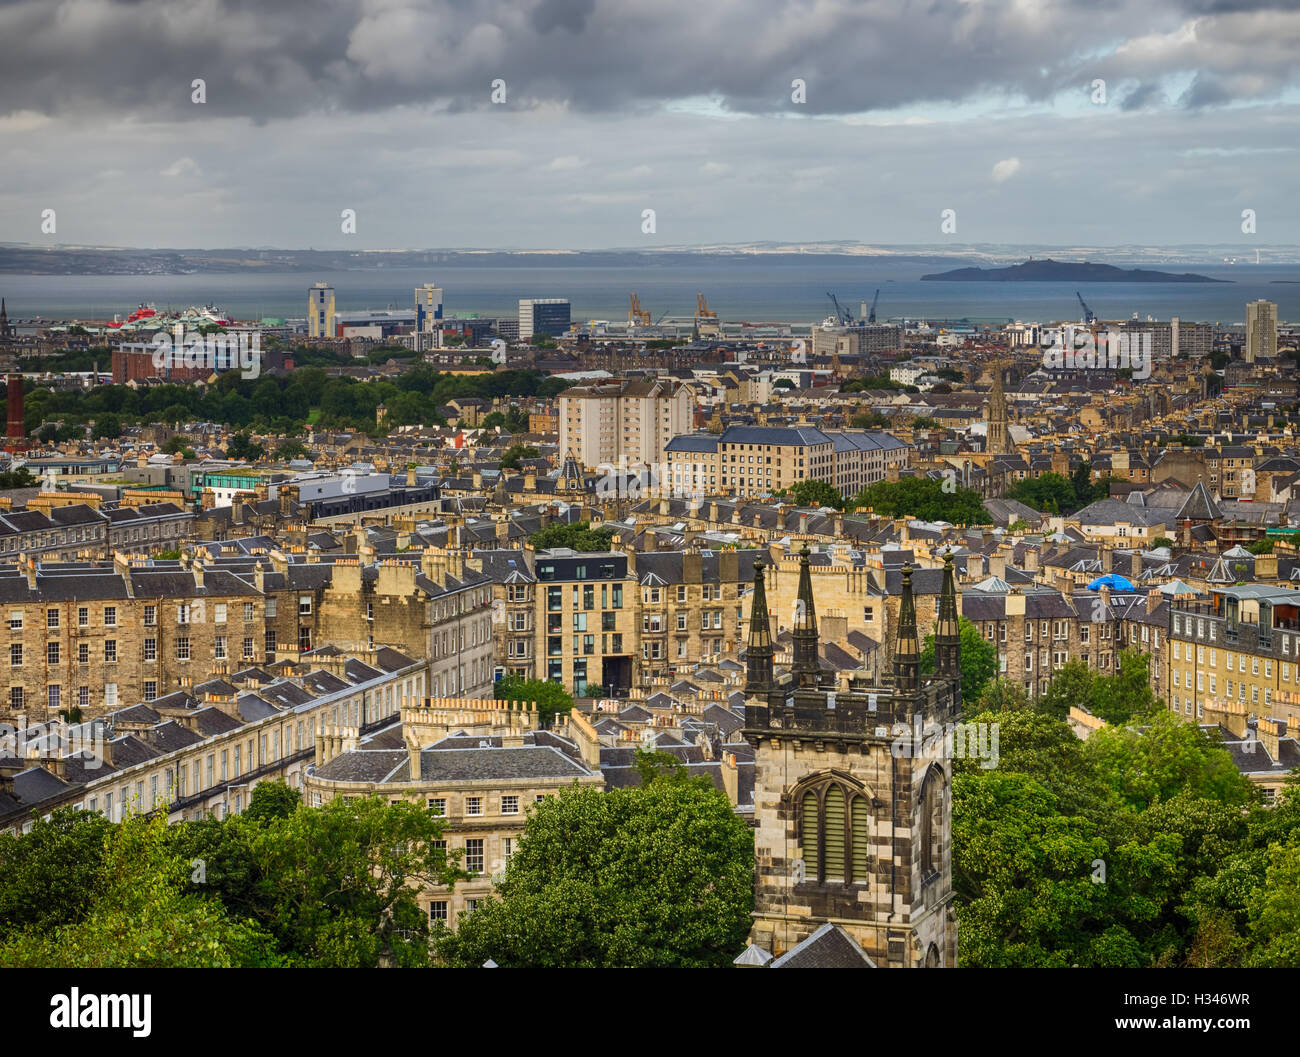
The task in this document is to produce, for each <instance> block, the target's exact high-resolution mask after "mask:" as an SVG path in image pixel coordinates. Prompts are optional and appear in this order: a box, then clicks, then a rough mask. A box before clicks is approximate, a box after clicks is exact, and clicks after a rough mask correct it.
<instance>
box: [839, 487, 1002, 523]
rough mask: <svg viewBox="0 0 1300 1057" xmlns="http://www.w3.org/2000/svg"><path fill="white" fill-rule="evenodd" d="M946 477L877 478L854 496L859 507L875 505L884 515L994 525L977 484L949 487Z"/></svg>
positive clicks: (855, 503) (875, 508)
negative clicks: (937, 478)
mask: <svg viewBox="0 0 1300 1057" xmlns="http://www.w3.org/2000/svg"><path fill="white" fill-rule="evenodd" d="M946 484H947V482H945V481H937V480H932V479H931V478H929V477H904V478H901V479H899V480H897V481H877V482H876V483H875V484H872V485H868V486H867V487H866V488H864V489H863V490H862V491H861V492H859V493H858V495H857V496H856V497H855V498H854V500H853V505H854V506H856V507H871V508H872V509H873V510H874V511H875V512H876V513H877V514H880V515H882V516H884V517H913V518H920V519H921V520H922V521H947V522H950V523H951V524H954V525H991V524H992V523H993V519H992V518H991V517H990V516H989V513H988V511H987V510H985V509H984V501H983V500H982V499H981V497H980V494H979V493H978V492H977V491H975V490H974V489H973V488H957V489H955V490H954V491H951V492H949V491H945V485H946Z"/></svg>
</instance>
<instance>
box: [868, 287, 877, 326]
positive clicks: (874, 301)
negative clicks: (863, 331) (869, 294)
mask: <svg viewBox="0 0 1300 1057" xmlns="http://www.w3.org/2000/svg"><path fill="white" fill-rule="evenodd" d="M879 301H880V290H879V289H877V290H876V296H875V297H873V298H872V299H871V311H870V312H869V313H868V314H867V322H868V323H874V322H875V321H876V304H877V302H879Z"/></svg>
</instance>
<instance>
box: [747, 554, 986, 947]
mask: <svg viewBox="0 0 1300 1057" xmlns="http://www.w3.org/2000/svg"><path fill="white" fill-rule="evenodd" d="M801 559H802V560H801V563H800V570H799V595H798V598H799V603H798V605H797V606H796V613H795V626H794V629H793V638H794V663H793V665H792V668H793V671H792V672H791V674H790V675H788V676H786V677H784V678H783V679H781V680H778V679H777V678H776V676H775V675H774V673H773V657H774V650H773V645H772V636H771V631H770V627H769V623H768V610H767V593H766V584H765V572H764V568H763V566H761V565H757V566H755V570H754V591H753V609H752V613H751V616H750V624H749V628H750V637H749V648H748V652H747V657H746V676H747V680H746V686H745V695H746V699H745V727H744V729H743V731H742V735H743V737H744V738H745V740H746V741H748V742H749V743H750V744H751V745H753V746H754V750H755V762H754V783H755V784H754V818H755V825H756V833H755V852H756V856H757V864H756V876H755V887H754V925H753V931H752V933H751V936H750V939H751V944H752V945H753V946H751V948H750V950H749V951H748V952H746V957H747V958H749V959H757V960H749V961H740V962H738V964H766V961H765V960H764V959H769V960H770V958H771V957H772V956H773V955H775V956H777V958H776V961H775V962H772V963H771V964H772V965H773V967H777V966H781V965H784V964H790V965H797V964H811V962H809V961H808V960H804V961H800V960H798V957H797V956H799V955H800V953H801V952H802V951H803V950H804V949H811V947H812V946H813V945H815V944H818V943H823V944H824V943H826V942H827V933H828V932H831V931H834V932H836V933H837V934H838V936H839V939H838V940H837V941H836V942H838V943H839V945H840V948H841V950H844V949H848V948H850V947H851V946H852V943H856V945H857V946H858V947H860V950H858V951H854V954H855V955H856V956H857V957H858V958H859V959H860V961H859V962H857V963H855V964H863V965H868V964H874V965H875V966H878V967H890V968H902V967H908V968H911V967H952V966H954V965H955V964H956V958H957V925H956V920H955V918H954V916H953V911H952V862H951V844H952V841H951V833H952V788H951V781H952V768H951V761H949V760H947V759H943V758H932V757H933V756H935V755H942V754H938V753H926V752H924V751H923V750H922V747H921V746H920V745H917V747H916V748H915V749H913V748H912V739H913V735H914V734H915V732H916V731H917V730H918V729H920V730H929V731H931V732H933V729H934V726H935V725H936V724H938V725H940V726H942V725H943V724H947V723H953V722H956V721H957V719H958V713H959V712H960V709H961V657H960V644H961V637H960V633H959V631H958V618H957V591H956V582H955V579H954V575H953V568H952V559H951V558H948V559H947V565H946V567H945V570H944V581H943V590H942V594H941V596H940V603H939V621H938V625H937V627H936V629H935V631H936V638H935V646H936V649H935V674H934V675H933V676H928V677H922V675H921V670H920V668H921V666H920V641H919V637H918V633H917V627H916V605H915V600H914V598H913V595H912V570H911V567H910V566H907V567H905V568H904V570H903V591H902V599H901V607H900V612H899V630H898V641H897V644H896V647H895V650H894V660H893V673H892V678H890V679H888V680H887V682H886V685H883V686H879V687H867V686H860V685H849V684H847V683H845V684H843V685H839V686H837V685H836V682H835V678H834V676H833V675H832V674H831V673H827V672H824V671H822V670H821V667H820V663H819V660H818V654H817V614H816V609H815V608H814V606H813V597H812V577H811V576H810V573H809V562H808V550H807V548H806V547H805V548H804V550H803V553H802V555H801ZM905 730H906V731H908V734H907V735H903V733H902V732H903V731H905ZM940 740H941V741H942V739H940ZM845 934H847V936H846V935H845ZM810 937H812V938H811V939H810ZM849 938H851V941H852V943H850V939H849ZM831 939H834V937H831ZM805 941H807V943H805ZM794 948H799V950H794V951H793V953H792V949H794ZM754 952H757V954H755V953H754ZM769 952H770V953H769ZM782 955H789V956H790V959H792V960H787V959H783V958H782V957H781V956H782Z"/></svg>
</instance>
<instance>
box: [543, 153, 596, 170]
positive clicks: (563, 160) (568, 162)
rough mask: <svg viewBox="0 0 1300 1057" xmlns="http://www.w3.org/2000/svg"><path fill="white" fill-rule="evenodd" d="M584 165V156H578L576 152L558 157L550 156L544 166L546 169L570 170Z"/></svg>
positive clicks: (585, 161) (581, 167)
mask: <svg viewBox="0 0 1300 1057" xmlns="http://www.w3.org/2000/svg"><path fill="white" fill-rule="evenodd" d="M586 165H587V159H586V158H579V157H578V156H577V155H576V154H565V155H563V156H561V157H559V158H552V159H551V161H550V164H549V165H547V166H546V171H547V172H572V171H573V170H574V169H583V168H586Z"/></svg>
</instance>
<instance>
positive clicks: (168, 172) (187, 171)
mask: <svg viewBox="0 0 1300 1057" xmlns="http://www.w3.org/2000/svg"><path fill="white" fill-rule="evenodd" d="M199 172H200V170H199V163H198V162H196V161H195V160H194V159H193V158H188V157H186V158H177V159H176V160H175V161H174V162H172V163H171V164H170V165H169V166H167V168H165V169H163V170H162V175H163V176H198V175H199Z"/></svg>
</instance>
